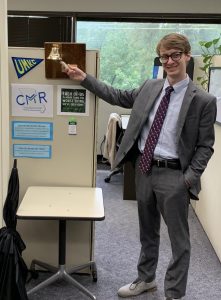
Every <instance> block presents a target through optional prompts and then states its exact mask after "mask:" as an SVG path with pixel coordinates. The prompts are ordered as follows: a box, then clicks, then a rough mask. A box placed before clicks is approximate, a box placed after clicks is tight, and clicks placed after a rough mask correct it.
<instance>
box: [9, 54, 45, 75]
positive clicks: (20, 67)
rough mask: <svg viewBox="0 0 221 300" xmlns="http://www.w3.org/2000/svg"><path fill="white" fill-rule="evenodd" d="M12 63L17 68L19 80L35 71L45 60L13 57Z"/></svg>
mask: <svg viewBox="0 0 221 300" xmlns="http://www.w3.org/2000/svg"><path fill="white" fill-rule="evenodd" d="M12 61H13V64H14V67H15V71H16V74H17V76H18V78H21V77H22V76H24V75H25V74H27V73H28V72H29V71H31V70H32V69H34V68H35V67H36V66H37V65H38V64H40V63H41V62H42V61H43V59H41V58H24V57H12Z"/></svg>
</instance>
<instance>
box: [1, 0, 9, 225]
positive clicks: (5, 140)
mask: <svg viewBox="0 0 221 300" xmlns="http://www.w3.org/2000/svg"><path fill="white" fill-rule="evenodd" d="M0 28H1V30H0V162H1V163H0V211H1V212H2V206H3V202H4V200H5V197H6V193H7V186H8V172H9V130H8V127H9V126H8V124H9V95H8V94H9V91H8V46H7V45H8V42H7V36H8V34H7V1H6V0H1V1H0ZM1 225H2V213H0V227H1Z"/></svg>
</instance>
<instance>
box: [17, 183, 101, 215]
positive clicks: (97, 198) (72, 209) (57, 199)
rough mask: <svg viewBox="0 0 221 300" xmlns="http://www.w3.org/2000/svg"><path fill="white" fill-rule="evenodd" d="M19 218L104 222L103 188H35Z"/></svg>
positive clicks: (32, 187)
mask: <svg viewBox="0 0 221 300" xmlns="http://www.w3.org/2000/svg"><path fill="white" fill-rule="evenodd" d="M17 217H18V218H19V219H39V220H40V219H41V220H42V219H56V220H57V219H74V220H103V219H104V205H103V196H102V190H101V188H91V187H46V186H44V187H43V186H31V187H29V188H28V189H27V191H26V193H25V196H24V198H23V200H22V202H21V204H20V206H19V208H18V211H17Z"/></svg>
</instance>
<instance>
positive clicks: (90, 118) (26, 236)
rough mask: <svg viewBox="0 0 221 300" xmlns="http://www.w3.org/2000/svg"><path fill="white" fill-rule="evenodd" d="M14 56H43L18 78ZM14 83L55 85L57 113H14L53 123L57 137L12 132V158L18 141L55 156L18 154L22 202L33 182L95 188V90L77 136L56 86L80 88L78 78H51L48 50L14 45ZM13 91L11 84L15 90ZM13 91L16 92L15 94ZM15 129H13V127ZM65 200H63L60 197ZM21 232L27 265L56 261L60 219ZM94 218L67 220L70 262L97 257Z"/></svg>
mask: <svg viewBox="0 0 221 300" xmlns="http://www.w3.org/2000/svg"><path fill="white" fill-rule="evenodd" d="M12 57H20V58H35V59H43V61H42V62H41V63H39V64H38V65H37V66H36V67H35V68H33V69H31V70H30V71H29V72H28V73H27V74H26V75H24V76H22V77H21V78H18V77H17V75H16V71H15V67H14V65H13V61H12ZM86 70H87V72H89V73H90V74H92V75H94V76H96V72H97V52H96V51H87V52H86ZM9 78H10V84H30V85H31V84H33V85H34V84H39V85H51V86H52V87H53V117H50V118H48V117H46V118H45V117H44V118H41V117H40V118H39V117H26V116H25V117H18V116H16V117H12V116H11V118H10V127H12V121H24V122H29V121H31V122H50V123H52V124H53V140H49V141H42V140H40V141H39V140H31V141H30V140H25V139H24V140H16V139H12V136H11V139H10V140H11V159H13V145H14V144H32V145H35V144H37V145H49V146H50V147H51V150H52V151H51V158H50V159H42V158H23V157H22V158H18V171H19V179H20V190H21V192H20V200H21V199H22V197H23V196H24V193H25V191H26V189H27V187H29V186H37V185H41V186H89V187H91V186H94V184H95V171H96V162H95V157H96V155H95V153H94V151H95V148H96V147H95V136H96V133H95V129H96V126H95V124H96V99H95V96H94V95H93V94H91V93H89V94H88V98H89V114H88V115H76V116H74V117H75V119H76V120H77V134H76V135H69V134H68V123H69V120H70V115H69V116H68V115H58V114H57V86H58V85H62V86H69V85H70V86H71V85H72V86H73V85H74V86H78V83H77V82H74V81H71V80H69V79H68V78H67V79H46V78H45V63H44V49H42V48H9ZM10 90H11V88H10ZM10 94H11V92H10ZM11 130H12V128H11ZM61 201H62V199H61ZM18 231H19V232H20V234H21V235H22V238H23V240H24V241H25V243H26V246H27V249H26V250H25V251H24V258H25V260H26V262H27V264H30V262H31V260H32V259H34V258H35V259H39V260H42V261H45V262H48V263H50V264H54V265H57V253H58V249H57V238H58V222H57V221H53V220H50V221H47V220H44V221H40V220H39V221H34V220H19V222H18ZM91 240H92V238H91V224H90V222H77V221H75V222H74V221H69V222H67V265H69V264H70V265H74V264H79V263H84V262H87V261H88V260H89V259H90V257H91V255H92V250H93V249H92V248H93V245H92V244H91Z"/></svg>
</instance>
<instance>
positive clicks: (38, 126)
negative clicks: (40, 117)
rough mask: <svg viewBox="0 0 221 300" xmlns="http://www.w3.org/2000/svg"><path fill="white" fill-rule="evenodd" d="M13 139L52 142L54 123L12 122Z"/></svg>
mask: <svg viewBox="0 0 221 300" xmlns="http://www.w3.org/2000/svg"><path fill="white" fill-rule="evenodd" d="M12 139H15V140H38V141H39V140H42V141H52V140H53V123H51V122H31V121H30V122H29V121H12Z"/></svg>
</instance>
